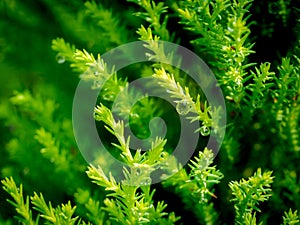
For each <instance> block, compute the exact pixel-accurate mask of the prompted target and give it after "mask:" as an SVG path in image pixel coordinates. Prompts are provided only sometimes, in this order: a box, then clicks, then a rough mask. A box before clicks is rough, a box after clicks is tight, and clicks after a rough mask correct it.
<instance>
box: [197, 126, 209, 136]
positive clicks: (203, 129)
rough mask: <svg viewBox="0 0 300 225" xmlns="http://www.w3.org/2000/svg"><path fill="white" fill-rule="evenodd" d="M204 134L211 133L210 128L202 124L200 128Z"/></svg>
mask: <svg viewBox="0 0 300 225" xmlns="http://www.w3.org/2000/svg"><path fill="white" fill-rule="evenodd" d="M199 131H200V133H201V135H202V136H208V135H209V134H210V129H209V127H207V126H202V127H200V129H199Z"/></svg>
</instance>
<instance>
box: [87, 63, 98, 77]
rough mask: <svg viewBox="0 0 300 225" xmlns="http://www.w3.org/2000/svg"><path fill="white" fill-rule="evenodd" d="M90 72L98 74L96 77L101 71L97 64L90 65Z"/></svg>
mask: <svg viewBox="0 0 300 225" xmlns="http://www.w3.org/2000/svg"><path fill="white" fill-rule="evenodd" d="M89 72H90V73H92V74H93V75H94V76H96V77H97V76H99V75H100V72H99V70H98V69H97V67H96V65H92V66H90V68H89Z"/></svg>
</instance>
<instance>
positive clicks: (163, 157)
mask: <svg viewBox="0 0 300 225" xmlns="http://www.w3.org/2000/svg"><path fill="white" fill-rule="evenodd" d="M159 156H160V158H161V159H165V158H167V157H168V153H166V152H162V153H160V155H159Z"/></svg>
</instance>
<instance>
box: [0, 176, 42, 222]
mask: <svg viewBox="0 0 300 225" xmlns="http://www.w3.org/2000/svg"><path fill="white" fill-rule="evenodd" d="M1 183H2V185H3V189H4V190H5V191H6V192H7V193H9V194H10V195H11V196H12V198H13V199H14V201H12V200H8V202H9V203H10V204H12V205H13V206H14V207H15V208H16V211H17V213H18V214H19V215H20V216H19V217H17V219H18V220H19V221H20V222H21V223H23V224H26V225H35V224H38V220H37V221H34V219H33V218H32V211H31V209H30V206H29V197H26V200H24V196H23V186H22V184H21V185H20V187H19V188H18V187H17V186H16V183H15V182H14V180H13V178H12V177H10V178H5V179H4V180H2V181H1Z"/></svg>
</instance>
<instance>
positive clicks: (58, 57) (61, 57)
mask: <svg viewBox="0 0 300 225" xmlns="http://www.w3.org/2000/svg"><path fill="white" fill-rule="evenodd" d="M56 61H57V62H58V63H59V64H63V63H64V62H65V61H66V59H65V57H64V56H63V55H62V54H60V53H58V54H57V55H56Z"/></svg>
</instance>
